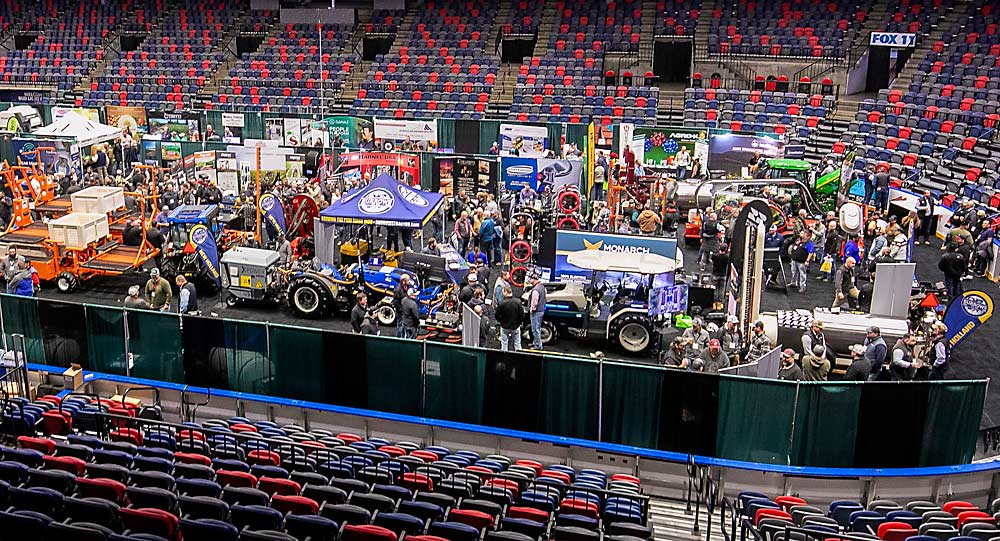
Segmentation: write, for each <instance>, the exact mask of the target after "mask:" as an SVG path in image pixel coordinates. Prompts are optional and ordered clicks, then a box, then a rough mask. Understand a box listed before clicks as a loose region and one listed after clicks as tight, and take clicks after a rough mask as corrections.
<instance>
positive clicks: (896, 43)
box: [868, 32, 917, 48]
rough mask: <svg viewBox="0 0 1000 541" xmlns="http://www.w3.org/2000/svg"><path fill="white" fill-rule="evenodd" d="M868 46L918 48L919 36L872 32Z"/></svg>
mask: <svg viewBox="0 0 1000 541" xmlns="http://www.w3.org/2000/svg"><path fill="white" fill-rule="evenodd" d="M868 45H870V46H872V47H897V48H907V47H916V46H917V35H916V34H900V33H896V32H872V35H871V38H870V39H869V41H868Z"/></svg>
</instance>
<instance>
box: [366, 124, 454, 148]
mask: <svg viewBox="0 0 1000 541" xmlns="http://www.w3.org/2000/svg"><path fill="white" fill-rule="evenodd" d="M375 147H376V148H378V149H381V150H384V151H387V152H389V151H393V150H397V149H398V150H402V151H404V152H407V151H421V152H432V151H433V150H434V149H436V148H437V147H438V132H437V122H435V121H433V120H383V119H381V118H376V119H375Z"/></svg>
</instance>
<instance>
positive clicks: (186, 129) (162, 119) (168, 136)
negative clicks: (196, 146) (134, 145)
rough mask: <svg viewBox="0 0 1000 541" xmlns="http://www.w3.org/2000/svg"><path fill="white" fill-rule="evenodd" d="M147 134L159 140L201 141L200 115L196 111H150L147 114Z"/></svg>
mask: <svg viewBox="0 0 1000 541" xmlns="http://www.w3.org/2000/svg"><path fill="white" fill-rule="evenodd" d="M147 121H148V122H149V135H147V137H151V138H156V139H159V140H161V141H176V142H185V141H201V125H200V124H201V115H199V114H198V113H167V112H162V111H150V112H149V113H148V115H147Z"/></svg>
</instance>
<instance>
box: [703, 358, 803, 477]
mask: <svg viewBox="0 0 1000 541" xmlns="http://www.w3.org/2000/svg"><path fill="white" fill-rule="evenodd" d="M794 407H795V384H789V383H786V382H783V381H771V380H759V379H753V378H742V377H727V378H722V380H721V381H720V382H719V421H718V426H717V432H716V445H715V449H716V452H717V453H718V456H719V457H720V458H729V459H733V460H748V461H751V462H765V463H768V464H787V463H788V452H789V448H788V446H789V443H790V438H791V435H792V422H791V421H792V417H793V410H794Z"/></svg>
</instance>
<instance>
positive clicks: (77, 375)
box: [63, 363, 83, 391]
mask: <svg viewBox="0 0 1000 541" xmlns="http://www.w3.org/2000/svg"><path fill="white" fill-rule="evenodd" d="M63 387H64V388H65V389H66V390H69V391H75V390H76V389H79V388H80V387H83V368H81V367H80V365H78V364H75V363H74V364H71V365H69V368H67V369H66V371H65V372H63Z"/></svg>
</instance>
